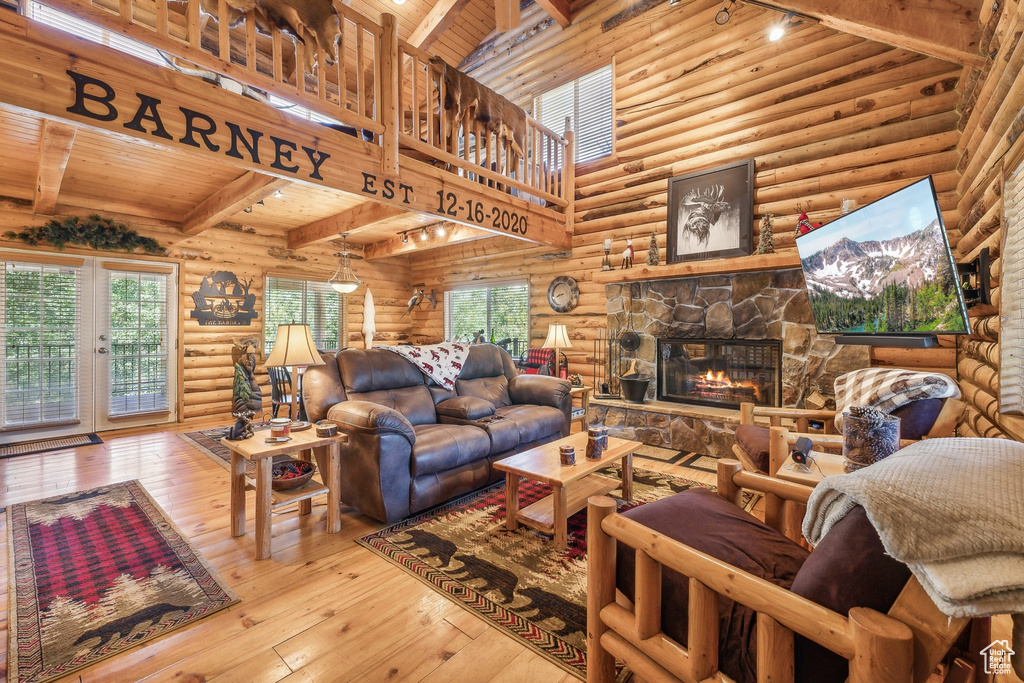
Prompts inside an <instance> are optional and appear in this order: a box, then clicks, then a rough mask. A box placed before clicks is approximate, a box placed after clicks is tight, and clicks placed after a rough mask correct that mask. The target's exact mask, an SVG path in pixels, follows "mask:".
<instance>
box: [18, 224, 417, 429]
mask: <svg viewBox="0 0 1024 683" xmlns="http://www.w3.org/2000/svg"><path fill="white" fill-rule="evenodd" d="M121 220H126V221H127V222H129V223H130V225H131V227H132V228H135V229H136V230H138V231H139V232H140V233H141V234H144V235H147V236H150V237H154V238H156V239H158V240H159V241H160V243H161V244H162V245H164V246H166V247H168V248H169V249H170V254H169V256H168V258H167V259H162V260H171V261H176V262H177V263H178V264H179V271H180V274H179V290H180V291H179V299H180V305H179V318H178V324H179V329H181V330H183V333H182V348H181V349H179V352H178V353H179V359H181V362H180V364H179V366H180V369H179V387H180V391H179V394H180V396H181V402H180V403H179V406H180V408H181V410H179V414H180V417H181V418H183V419H184V420H186V421H187V420H189V419H193V418H201V417H206V416H210V415H223V416H225V417H227V416H228V414H229V413H230V412H231V395H232V389H231V387H232V381H233V378H234V366H233V364H232V360H231V349H232V346H233V342H234V341H235V340H237V339H241V338H244V337H256V338H257V339H260V340H262V337H263V322H264V300H263V290H264V275H265V274H266V273H267V272H271V273H274V274H280V275H285V276H287V275H289V274H291V275H294V276H295V277H301V278H305V279H313V280H323V281H325V282H326V281H327V279H328V278H329V277H330V276H331V275H332V274H333V273H334V271H335V269H336V268H337V266H338V260H337V257H335V253H337V251H338V247H337V246H335V245H332V244H331V243H330V242H321V243H318V244H316V245H312V246H309V247H304V248H303V249H301V250H291V249H288V248H287V239H286V236H285V232H284V231H283V230H268V229H265V228H260V229H257V228H254V227H250V226H246V225H235V227H233V228H224V227H215V228H210V229H209V230H206V231H204V232H202V233H200V234H199V235H196V236H193V237H187V238H185V236H183V235H182V234H181V232H180V231H178V230H177V229H176V228H173V227H167V226H160V225H148V224H145V222H144V221H143V222H136V221H131V220H129V219H127V218H125V217H121ZM40 222H44V220H43V219H39V218H32V217H30V216H27V215H26V214H24V213H23V212H21V211H17V212H16V211H10V210H7V209H6V208H5V207H4V206H2V205H0V233H2V232H3V230H7V229H17V228H19V227H21V226H25V225H29V224H35V223H40ZM0 247H2V248H3V249H10V250H17V249H24V248H25V247H24V245H22V244H21V243H19V242H13V241H9V240H6V239H3V238H2V237H0ZM33 250H35V251H42V250H46V249H45V247H39V248H33ZM66 251H67V253H79V254H83V255H88V256H114V257H121V258H125V257H129V258H130V256H127V255H125V254H124V253H115V252H109V253H107V252H97V251H93V250H88V249H86V250H76V249H71V248H68V249H67V250H66ZM141 258H146V257H141ZM211 270H227V271H231V272H233V273H235V275H236V276H238V277H239V278H240V279H244V280H248V279H249V278H253V284H252V286H251V288H250V292H251V293H253V294H255V295H256V302H257V303H256V307H257V311H258V312H259V315H258V317H257V318H256V320H254V321H253V323H252V324H251V325H248V326H244V327H243V326H238V327H227V326H223V327H222V326H200V325H199V323H198V322H197V321H195V320H192V319H190V318H189V312H190V311H191V310H192V309H193V308H194V307H195V304H194V303H193V301H192V292H195V291H196V290H198V289H199V285H200V282H201V280H202V278H203V277H204V276H205V275H208V274H209V273H210V271H211ZM352 270H353V271H354V272H355V273H356V275H357V276H358V277H359V278H360V279H361V280H362V281H363V283H364V284H363V286H361V287H360V288H359V289H357V290H356V291H355V292H354V293H353V294H349V295H348V330H347V336H348V338H349V345H350V346H362V345H363V341H362V335H361V334H360V332H359V331H360V329H361V328H362V323H363V295H364V294H365V292H366V287H370V288H371V291H372V292H373V297H374V305H375V308H376V312H377V313H376V324H377V334H376V335H375V336H374V341H375V342H382V343H388V342H391V343H394V342H395V341H399V340H404V339H405V338H406V335H407V331H408V326H409V325H408V317H407V318H405V320H404V321H403V320H400V319H399V316H400V315H401V314H402V312H403V311H404V310H405V305H406V301H407V300H408V297H409V286H408V282H409V277H408V264H407V261H406V259H404V258H394V259H389V260H387V261H384V262H365V261H353V262H352ZM257 358H258V360H259V368H258V374H259V380H260V384H261V385H262V386H263V403H264V408H265V410H266V411H267V412H269V411H270V386H269V380H268V377H267V374H266V370H265V369H264V367H263V365H262V358H263V357H262V355H258V356H257Z"/></svg>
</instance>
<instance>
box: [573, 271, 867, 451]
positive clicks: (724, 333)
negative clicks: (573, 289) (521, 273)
mask: <svg viewBox="0 0 1024 683" xmlns="http://www.w3.org/2000/svg"><path fill="white" fill-rule="evenodd" d="M630 287H632V292H633V305H632V310H633V328H634V329H635V330H636V332H637V334H639V335H640V340H641V343H640V348H639V349H638V350H637V352H636V354H635V357H636V360H637V364H636V369H637V370H638V371H639V372H641V373H643V374H645V375H648V376H650V377H652V378H654V377H655V376H656V373H657V369H656V364H655V356H656V353H657V338H658V337H663V338H665V337H669V338H678V339H693V338H716V339H776V340H779V341H781V342H782V405H783V406H790V407H804V402H805V400H806V399H807V398H808V397H813V398H814V399H815V401H817V402H819V403H824V404H825V406H826V407H830V408H831V407H835V395H834V392H833V384H834V382H835V378H836V377H838V376H839V375H841V374H843V373H846V372H849V371H851V370H855V369H857V368H863V367H868V366H869V365H870V364H871V355H870V347H867V346H842V345H838V344H836V343H835V341H833V338H832V337H828V336H818V335H817V334H816V333H815V330H814V321H813V319H812V317H811V307H810V302H809V301H808V299H807V291H806V289H805V288H804V279H803V274H802V273H801V272H800V270H799V269H788V270H781V271H774V272H759V273H742V274H734V275H711V276H703V277H694V278H680V279H674V280H654V281H646V282H635V283H632V285H629V284H613V285H607V286H606V287H605V294H606V296H607V298H608V329H609V330H610V332H611V335H612V338H613V339H614V338H617V336H618V335H619V334H621V333H622V331H624V330H625V329H626V328H627V326H628V324H629V311H628V309H627V305H628V301H629V296H630ZM623 355H624V356H625V357H627V358H624V359H623V361H622V362H621V365H622V367H621V368H620V370H625V369H626V366H627V364H626V361H627V360H628V359H631V358H632V357H633V356H632V355H630V354H623ZM656 391H657V387H656V385H655V382H653V381H652V382H651V385H650V387H649V388H648V392H647V402H645V403H644V404H643V405H640V404H629V403H625V402H622V401H614V400H613V401H608V400H595V401H591V410H592V411H593V415H592V416H591V421H592V422H593V423H602V422H603V423H604V424H605V425H606V426H608V427H609V429H610V431H611V433H612V434H614V435H616V436H620V437H623V438H630V439H636V440H637V441H642V442H643V443H645V444H648V445H652V446H663V447H666V448H677V449H679V450H691V451H695V452H699V453H708V454H711V455H715V456H718V457H729V456H730V453H731V447H732V443H734V441H735V439H734V437H733V432H734V431H735V428H736V425H735V424H734V423H731V422H729V419H730V418H733V417H736V411H729V410H723V409H716V408H702V407H700V406H689V405H684V404H679V403H665V402H656V401H653V398H654V397H655V396H656Z"/></svg>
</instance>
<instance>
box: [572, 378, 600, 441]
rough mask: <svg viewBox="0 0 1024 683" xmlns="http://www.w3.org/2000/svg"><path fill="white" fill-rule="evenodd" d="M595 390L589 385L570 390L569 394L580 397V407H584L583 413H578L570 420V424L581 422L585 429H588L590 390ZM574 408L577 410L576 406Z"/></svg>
mask: <svg viewBox="0 0 1024 683" xmlns="http://www.w3.org/2000/svg"><path fill="white" fill-rule="evenodd" d="M593 390H594V388H593V387H588V386H582V387H573V388H572V389H571V390H569V394H570V395H572V397H573V398H576V397H579V399H580V408H582V409H583V412H582V414H580V415H577V416H576V417H574V418H572V419H571V420H569V424H570V426H571V425H572V423H573V422H579V423H580V427H581V428H582V429H583V431H587V415H588V414H589V412H590V392H591V391H593ZM573 410H575V407H574V408H573Z"/></svg>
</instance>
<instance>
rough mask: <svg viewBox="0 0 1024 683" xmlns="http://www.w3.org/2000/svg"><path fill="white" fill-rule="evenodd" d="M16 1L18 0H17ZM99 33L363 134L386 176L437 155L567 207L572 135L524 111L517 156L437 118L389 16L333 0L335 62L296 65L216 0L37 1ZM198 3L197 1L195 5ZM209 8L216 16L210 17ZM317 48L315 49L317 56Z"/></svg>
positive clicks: (462, 169) (275, 31) (491, 134)
mask: <svg viewBox="0 0 1024 683" xmlns="http://www.w3.org/2000/svg"><path fill="white" fill-rule="evenodd" d="M24 1H25V2H28V0H24ZM43 4H45V5H46V6H48V7H52V8H53V9H56V10H60V11H64V12H67V13H70V14H72V15H75V16H77V17H79V18H81V19H83V20H85V21H88V22H90V23H93V24H96V25H98V26H101V27H103V28H105V29H107V30H109V31H111V32H114V33H117V34H121V35H124V36H126V37H128V38H131V39H133V40H136V41H138V42H140V43H143V44H145V45H148V46H150V47H153V48H155V49H157V50H159V51H160V52H162V53H164V55H166V56H167V57H168V58H171V57H173V58H177V59H180V60H185V61H187V62H191V64H194V65H196V66H198V67H200V68H202V69H207V70H209V71H212V72H214V73H216V74H220V75H223V76H226V77H228V78H230V79H232V80H235V81H237V82H238V83H242V84H244V85H248V86H251V87H253V88H256V89H259V90H262V91H264V92H266V93H269V94H272V95H276V96H278V97H280V98H283V99H285V100H288V101H289V102H293V103H295V104H298V105H301V106H303V107H305V108H307V109H309V110H310V111H311V112H314V113H316V114H320V115H322V116H325V117H328V118H330V119H333V120H335V121H338V122H340V123H342V124H344V125H347V126H350V127H352V128H353V129H355V131H356V132H357V134H358V133H359V132H363V133H364V134H366V135H372V136H373V139H374V141H375V142H376V143H377V144H379V145H380V152H381V164H382V168H383V170H384V172H386V173H394V174H397V173H398V170H399V168H398V148H399V147H402V148H404V149H405V150H406V151H407V152H409V153H411V154H413V155H414V156H415V155H418V156H420V157H426V158H427V159H428V160H431V161H440V162H443V163H444V164H445V165H446V166H447V167H448V169H449V170H451V171H452V172H454V173H457V174H458V175H460V176H463V177H466V178H469V179H472V180H476V181H478V182H481V183H485V184H487V185H488V186H490V187H495V188H497V189H500V190H503V191H505V192H510V193H513V194H517V195H519V196H521V197H524V198H526V199H529V200H531V201H534V202H536V203H539V204H542V205H547V206H549V207H559V208H560V209H562V210H563V211H567V212H568V211H569V210H570V209H568V207H569V206H570V205H571V200H572V197H573V192H574V177H573V170H574V169H573V162H572V134H571V132H569V129H568V125H566V132H565V134H564V135H560V134H558V133H556V132H554V131H552V130H551V129H549V128H547V127H545V126H543V125H541V124H540V123H539V122H538V121H536V120H534V119H533V118H531V117H529V116H526V130H525V140H524V143H525V144H523V146H522V148H523V154H522V155H520V154H517V153H516V152H514V151H513V148H512V146H511V143H510V142H509V141H507V140H502V139H500V137H499V135H498V134H497V132H496V131H487V130H485V129H484V127H483V126H481V125H479V124H478V123H476V120H475V116H474V114H475V112H473V111H470V112H468V115H467V116H464V117H463V121H462V125H461V126H459V129H458V130H451V124H450V122H449V121H448V120H447V119H446V117H445V116H444V112H443V110H442V108H441V107H440V103H441V102H443V100H444V82H443V80H442V78H441V72H440V68H439V66H438V65H436V64H432V63H431V62H430V57H431V55H430V54H428V53H427V52H424V51H423V50H420V49H418V48H415V47H413V46H411V45H409V44H408V43H406V42H404V41H400V40H398V38H397V28H396V23H395V18H394V17H393V16H392V15H390V14H383V15H382V16H381V25H378V24H376V23H375V22H373V21H371V20H370V19H368V18H366V17H364V16H363V15H361V14H359V13H358V12H356V11H355V10H353V9H351V8H349V7H347V6H346V5H343V4H342V3H340V2H335V3H334V6H335V9H337V11H338V14H339V17H340V19H341V41H340V44H339V46H338V60H337V62H336V63H335V64H327V62H326V59H325V56H324V55H323V54H317V58H316V59H317V63H316V66H315V68H314V70H313V71H314V73H312V74H310V73H306V71H305V69H304V65H303V49H302V46H301V44H299V43H298V42H297V41H294V40H293V39H292V38H291V36H290V35H288V34H286V33H284V32H282V31H281V29H280V28H278V27H277V26H271V25H266V24H264V23H263V22H262V20H259V19H258V18H257V16H256V12H255V11H249V12H245V13H241V12H238V11H237V10H234V9H232V8H231V7H230V6H229V5H228V4H227V2H226V0H202V2H201V0H180V1H178V0H172V1H170V2H168V1H167V0H45V2H44V3H43ZM200 5H202V7H201V6H200ZM221 17H227V20H226V21H221V20H220V18H221ZM319 52H320V51H318V53H319Z"/></svg>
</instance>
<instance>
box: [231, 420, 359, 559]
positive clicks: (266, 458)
mask: <svg viewBox="0 0 1024 683" xmlns="http://www.w3.org/2000/svg"><path fill="white" fill-rule="evenodd" d="M269 435H270V432H257V435H256V436H254V437H252V438H249V439H244V440H242V441H231V440H230V439H227V438H224V439H221V440H220V442H221V443H222V444H223V445H225V446H227V448H228V449H229V450H230V451H231V535H232V536H241V535H243V534H245V489H246V478H245V461H246V460H251V461H252V462H254V463H256V487H255V488H256V559H257V560H265V559H266V558H268V557H270V513H271V511H272V510H273V509H274V508H277V507H281V506H282V505H289V504H291V503H295V502H298V504H299V514H300V515H308V514H309V513H310V511H311V510H312V504H311V502H310V499H311V498H313V497H314V496H318V495H320V494H322V493H326V494H327V533H331V534H333V533H336V532H338V531H341V499H340V497H339V493H340V491H341V467H340V461H341V444H343V443H345V442H346V441H347V440H348V437H347V436H345V435H344V434H339V435H337V436H327V437H320V436H317V435H316V431H315V430H314V429H308V430H305V431H301V432H293V433H292V434H291V437H292V440H291V441H288V442H285V443H266V442H265V441H264V439H265V438H266V437H267V436H269ZM311 451H312V453H313V455H314V456H315V457H316V461H317V466H318V467H319V468H320V476H321V477H322V478H323V480H324V483H323V484H321V483H319V482H317V481H315V480H310V481H308V482H306V483H305V484H304V485H302V486H300V487H298V488H296V489H291V490H289V491H274V490H272V489H271V488H270V479H271V475H270V466H271V465H272V464H273V460H274V456H275V455H289V454H296V455H297V456H298V457H299V458H300V459H302V460H308V459H309V453H310V452H311Z"/></svg>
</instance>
